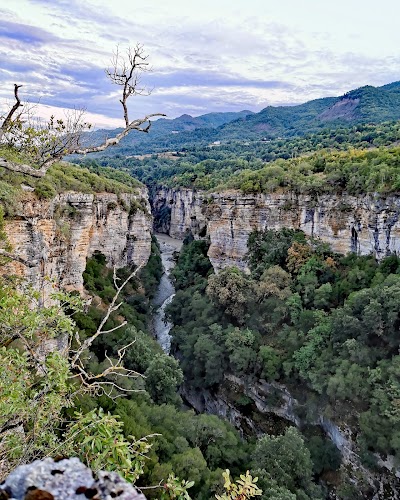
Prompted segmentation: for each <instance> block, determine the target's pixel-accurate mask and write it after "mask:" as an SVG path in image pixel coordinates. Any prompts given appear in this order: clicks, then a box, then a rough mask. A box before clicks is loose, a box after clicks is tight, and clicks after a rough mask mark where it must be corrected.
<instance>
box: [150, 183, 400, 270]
mask: <svg viewBox="0 0 400 500" xmlns="http://www.w3.org/2000/svg"><path fill="white" fill-rule="evenodd" d="M152 204H153V210H154V212H153V213H154V215H155V219H156V221H160V214H163V210H164V221H163V226H164V231H165V232H168V233H169V234H170V235H171V236H172V237H175V238H182V237H183V236H184V234H185V233H186V232H187V231H191V232H192V233H193V235H194V236H195V237H203V236H206V235H207V237H208V238H209V239H210V248H209V253H208V255H209V257H210V260H211V262H212V265H213V266H214V269H216V270H218V269H221V268H223V267H225V266H229V265H236V266H238V267H240V268H242V269H243V268H245V267H246V263H245V256H246V253H247V240H248V237H249V235H250V233H251V232H252V231H253V230H254V229H258V230H263V229H267V228H268V229H280V228H282V227H288V228H295V229H301V230H302V231H304V232H305V233H306V234H307V235H309V236H313V237H318V238H321V239H322V240H323V241H325V242H326V243H329V244H330V245H331V247H332V249H333V250H334V251H336V252H339V253H344V254H345V253H347V252H350V251H353V252H357V253H359V254H370V253H372V254H374V255H376V257H377V258H382V257H384V256H385V255H388V254H390V253H399V252H400V221H399V218H400V196H395V195H391V196H386V197H383V196H378V195H362V196H358V197H356V196H350V195H347V194H329V195H321V196H318V197H312V196H309V195H295V194H293V193H282V192H281V193H279V192H276V193H270V194H243V193H241V192H238V191H226V192H221V193H211V194H207V193H202V192H194V191H191V190H188V189H180V190H173V189H164V188H162V189H159V190H158V191H157V192H156V194H155V196H154V199H153V200H152ZM165 207H167V208H168V211H166V210H165ZM159 229H162V228H161V227H160V224H159Z"/></svg>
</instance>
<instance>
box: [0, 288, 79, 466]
mask: <svg viewBox="0 0 400 500" xmlns="http://www.w3.org/2000/svg"><path fill="white" fill-rule="evenodd" d="M0 285H1V287H0V363H1V366H2V370H1V373H0V394H1V397H0V450H1V453H2V461H3V464H6V465H5V466H4V467H3V469H5V470H4V471H3V472H6V470H7V469H9V468H11V467H13V466H14V465H16V464H18V463H26V462H27V461H29V460H32V459H34V458H36V457H37V456H41V455H43V454H44V453H48V452H49V451H51V450H53V449H54V448H56V447H57V445H58V443H59V435H58V427H59V426H60V424H61V422H62V409H63V408H66V407H69V406H71V405H72V399H73V396H72V395H73V393H74V392H75V390H76V389H75V388H74V387H73V385H72V384H71V377H72V375H73V374H72V372H71V367H70V364H69V362H68V358H67V357H66V356H65V353H64V354H63V353H62V352H57V351H56V352H54V351H53V350H52V349H51V348H50V349H49V347H47V345H48V344H50V345H51V343H52V342H53V340H54V339H55V338H57V337H59V338H60V337H61V341H62V342H63V343H65V344H66V346H68V342H69V337H70V336H71V335H72V333H73V331H74V323H73V321H72V320H71V318H70V317H68V316H67V315H66V314H65V313H64V311H63V307H62V306H61V305H50V306H47V307H42V306H40V305H39V303H38V299H39V294H37V293H36V292H33V291H32V290H30V289H26V290H25V291H24V293H23V294H21V293H19V292H17V291H16V290H15V287H14V284H13V283H7V282H5V281H4V280H2V282H1V284H0ZM52 299H53V300H58V301H63V304H64V305H68V307H69V308H70V309H71V310H77V309H78V308H79V307H80V301H79V300H78V299H77V298H76V297H68V296H67V295H66V294H62V293H55V294H54V295H53V297H52ZM58 303H60V302H58ZM62 339H63V340H62Z"/></svg>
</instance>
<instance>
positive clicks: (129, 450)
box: [63, 408, 151, 483]
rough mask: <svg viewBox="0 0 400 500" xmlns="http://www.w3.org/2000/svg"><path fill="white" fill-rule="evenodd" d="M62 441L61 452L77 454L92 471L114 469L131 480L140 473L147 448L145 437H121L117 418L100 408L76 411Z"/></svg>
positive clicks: (134, 480)
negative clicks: (84, 411)
mask: <svg viewBox="0 0 400 500" xmlns="http://www.w3.org/2000/svg"><path fill="white" fill-rule="evenodd" d="M64 440H65V445H66V446H65V445H64V446H63V448H64V449H63V452H64V453H67V454H68V455H76V456H78V457H79V458H80V459H81V460H82V461H83V462H84V463H85V464H87V465H88V466H90V468H91V469H92V470H93V471H94V472H97V471H99V470H112V471H117V472H118V473H119V474H121V475H122V476H123V477H124V478H125V479H127V480H128V481H130V482H133V483H134V482H136V481H137V479H138V478H139V476H141V475H142V474H143V468H144V464H145V460H146V455H147V453H148V452H149V451H150V448H151V444H150V443H149V442H148V438H147V437H143V438H141V439H139V440H136V439H135V437H134V436H128V437H127V438H125V436H124V434H123V423H122V422H121V419H120V417H118V416H114V415H111V414H110V413H109V412H107V413H105V412H104V411H103V409H102V408H99V409H96V410H92V411H90V412H88V413H86V414H82V413H79V412H78V413H76V415H75V421H74V422H73V423H72V424H71V425H70V426H69V427H68V431H67V432H66V434H65V436H64Z"/></svg>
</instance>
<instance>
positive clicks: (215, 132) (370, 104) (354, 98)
mask: <svg viewBox="0 0 400 500" xmlns="http://www.w3.org/2000/svg"><path fill="white" fill-rule="evenodd" d="M399 119H400V83H399V82H393V83H391V84H389V85H384V86H383V87H372V86H365V87H361V88H359V89H356V90H352V91H349V92H347V93H346V94H344V95H343V96H340V97H325V98H321V99H316V100H313V101H309V102H306V103H304V104H300V105H296V106H278V107H275V106H268V107H266V108H264V109H263V110H262V111H260V112H258V113H251V112H250V111H242V112H240V113H236V114H235V113H220V114H209V115H202V116H199V117H196V118H192V117H190V116H185V115H183V116H181V117H179V118H175V119H174V120H166V119H160V120H157V121H156V122H154V124H153V125H152V129H151V132H150V133H149V135H145V134H141V135H130V136H128V137H127V138H125V139H124V140H123V141H121V143H120V144H119V145H118V146H117V147H115V148H113V150H112V153H111V154H112V155H113V156H115V155H122V156H131V155H138V154H149V153H156V152H162V151H177V150H178V151H179V150H181V149H182V148H187V147H192V146H193V145H194V144H196V145H198V146H202V147H204V146H206V145H207V144H210V143H213V142H216V141H221V142H223V143H226V142H228V141H248V140H257V139H258V140H260V139H268V140H270V139H275V138H279V139H282V138H288V137H297V136H299V137H303V136H304V135H307V134H310V133H319V132H321V131H324V129H328V130H335V129H337V128H340V127H345V128H351V127H352V126H354V125H359V124H379V123H382V122H385V121H393V120H399ZM114 132H115V131H104V132H102V131H97V132H95V133H94V134H93V133H92V134H91V138H96V137H98V138H99V140H101V139H103V138H104V136H105V135H108V136H110V135H112V134H113V133H114ZM101 156H104V154H103V153H102V154H101Z"/></svg>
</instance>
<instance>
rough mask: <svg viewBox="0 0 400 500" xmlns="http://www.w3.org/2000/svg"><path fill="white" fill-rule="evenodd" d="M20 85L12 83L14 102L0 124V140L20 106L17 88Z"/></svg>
mask: <svg viewBox="0 0 400 500" xmlns="http://www.w3.org/2000/svg"><path fill="white" fill-rule="evenodd" d="M21 87H22V85H17V84H16V83H14V97H15V103H14V105H13V106H12V108H11V109H10V111H9V112H8V114H7V116H6V117H5V118H4V120H3V123H2V124H1V127H0V141H1V140H2V138H3V135H4V134H5V133H6V132H7V131H8V130H9V128H10V126H11V124H12V120H13V115H14V113H15V112H16V111H17V109H18V108H19V107H20V106H22V103H21V100H20V98H19V96H18V90H19V89H20V88H21Z"/></svg>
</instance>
